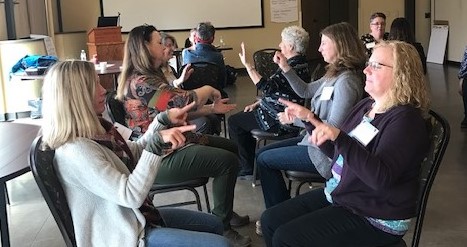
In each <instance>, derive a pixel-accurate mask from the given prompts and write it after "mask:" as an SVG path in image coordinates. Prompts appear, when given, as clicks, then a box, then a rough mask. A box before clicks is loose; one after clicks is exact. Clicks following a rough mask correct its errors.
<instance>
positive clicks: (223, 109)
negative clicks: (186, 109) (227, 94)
mask: <svg viewBox="0 0 467 247" xmlns="http://www.w3.org/2000/svg"><path fill="white" fill-rule="evenodd" d="M228 102H229V98H225V99H217V100H215V101H214V103H212V105H211V106H212V111H213V113H215V114H225V113H227V112H229V111H231V110H233V109H235V108H236V107H237V105H236V104H227V103H228Z"/></svg>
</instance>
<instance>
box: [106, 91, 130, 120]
mask: <svg viewBox="0 0 467 247" xmlns="http://www.w3.org/2000/svg"><path fill="white" fill-rule="evenodd" d="M116 94H117V93H116V92H115V91H111V92H108V93H107V95H106V100H105V107H106V108H107V112H108V114H109V117H110V119H111V120H112V122H113V123H115V122H117V123H119V124H121V125H123V126H127V125H126V121H125V115H126V111H125V106H124V105H123V102H122V101H120V100H118V99H116V98H115V95H116Z"/></svg>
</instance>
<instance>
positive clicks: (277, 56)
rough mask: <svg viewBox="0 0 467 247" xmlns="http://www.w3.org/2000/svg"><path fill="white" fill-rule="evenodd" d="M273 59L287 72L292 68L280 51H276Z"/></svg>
mask: <svg viewBox="0 0 467 247" xmlns="http://www.w3.org/2000/svg"><path fill="white" fill-rule="evenodd" d="M273 61H274V63H276V64H277V65H279V68H281V70H282V71H283V72H287V71H289V70H290V69H291V67H290V65H289V64H288V63H287V58H286V57H285V56H284V54H282V52H280V51H276V53H274V58H273Z"/></svg>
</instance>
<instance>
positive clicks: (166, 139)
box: [159, 125, 196, 150]
mask: <svg viewBox="0 0 467 247" xmlns="http://www.w3.org/2000/svg"><path fill="white" fill-rule="evenodd" d="M195 129H196V125H185V126H179V127H173V128H170V129H165V130H160V131H159V134H160V135H161V137H162V142H163V143H171V144H172V146H171V149H173V150H175V149H177V148H180V147H183V146H184V145H185V141H186V138H185V136H184V135H183V133H184V132H187V131H192V130H195Z"/></svg>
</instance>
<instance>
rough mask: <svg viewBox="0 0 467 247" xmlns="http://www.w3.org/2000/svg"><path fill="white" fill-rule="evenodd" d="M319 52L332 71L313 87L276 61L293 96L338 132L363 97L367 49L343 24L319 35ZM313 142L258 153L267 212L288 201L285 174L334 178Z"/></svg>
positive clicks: (299, 140)
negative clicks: (283, 174) (295, 95)
mask: <svg viewBox="0 0 467 247" xmlns="http://www.w3.org/2000/svg"><path fill="white" fill-rule="evenodd" d="M318 51H319V52H320V53H321V54H322V56H323V58H324V61H325V62H326V63H328V65H327V66H326V73H325V75H324V76H323V77H321V78H320V79H318V80H316V81H313V82H310V83H306V82H304V81H302V80H301V79H300V78H299V77H298V76H297V75H296V74H295V72H294V71H293V70H292V69H291V68H290V66H289V65H288V64H287V63H286V60H285V58H284V57H283V56H282V55H281V54H278V55H276V57H275V59H274V61H275V62H276V63H277V64H278V65H279V67H280V68H281V70H282V73H283V74H284V76H285V78H287V80H288V82H289V83H290V85H291V86H292V88H293V90H295V92H297V94H298V95H299V96H300V97H303V98H307V99H311V103H310V108H311V112H313V114H314V115H316V116H318V117H319V118H320V119H321V120H322V121H324V122H325V123H327V124H329V125H332V126H334V127H340V126H341V125H342V123H343V122H344V120H345V118H346V117H347V114H348V113H349V111H350V110H351V109H352V107H353V106H354V105H355V104H356V103H357V102H358V101H360V100H361V99H362V97H363V81H364V80H363V77H364V76H363V73H362V70H363V68H364V67H365V62H366V54H365V48H364V47H363V45H362V43H361V42H360V40H359V39H358V35H357V31H356V30H355V29H354V28H353V27H352V26H351V25H350V24H349V23H345V22H343V23H338V24H333V25H330V26H328V27H326V28H325V29H323V30H322V31H321V45H320V47H319V49H318ZM278 116H279V121H280V122H281V123H282V124H292V123H295V124H298V125H300V126H303V123H302V122H301V121H300V119H293V118H288V116H286V115H285V114H283V113H279V114H278ZM309 137H310V135H309V134H306V135H305V136H297V137H294V138H290V139H286V140H283V141H278V142H274V143H271V144H269V145H266V146H264V147H263V148H261V149H260V150H259V151H258V152H257V155H256V163H257V166H258V169H259V173H260V175H261V176H260V179H261V185H262V186H261V189H262V190H263V196H264V202H265V206H266V208H270V207H272V206H274V205H276V204H278V203H281V202H283V201H286V200H288V199H290V194H289V191H288V189H287V185H286V183H285V181H284V178H283V176H282V170H293V171H303V172H311V173H315V174H320V175H321V176H322V177H324V178H326V179H327V178H330V177H331V160H330V159H329V158H328V157H327V156H326V155H325V154H324V153H322V152H321V150H320V149H319V148H318V147H317V146H315V145H312V144H311V143H309V142H308V139H309ZM257 226H258V227H257V233H258V234H261V233H260V232H261V228H260V226H261V222H257Z"/></svg>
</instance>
